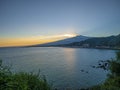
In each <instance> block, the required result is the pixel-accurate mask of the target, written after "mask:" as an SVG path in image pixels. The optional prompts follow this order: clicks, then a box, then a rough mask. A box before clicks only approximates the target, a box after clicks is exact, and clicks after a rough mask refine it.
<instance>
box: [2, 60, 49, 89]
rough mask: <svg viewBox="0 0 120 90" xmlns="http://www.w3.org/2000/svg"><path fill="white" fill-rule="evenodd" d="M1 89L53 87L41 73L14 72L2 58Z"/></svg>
mask: <svg viewBox="0 0 120 90" xmlns="http://www.w3.org/2000/svg"><path fill="white" fill-rule="evenodd" d="M0 90H51V87H50V85H49V84H48V82H47V80H46V79H45V77H42V76H40V74H39V73H38V74H33V73H25V72H20V73H12V72H11V71H10V69H9V67H7V66H4V65H2V60H0Z"/></svg>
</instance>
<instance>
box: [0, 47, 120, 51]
mask: <svg viewBox="0 0 120 90" xmlns="http://www.w3.org/2000/svg"><path fill="white" fill-rule="evenodd" d="M30 47H63V48H86V49H107V50H120V48H99V47H81V46H18V47H0V48H30Z"/></svg>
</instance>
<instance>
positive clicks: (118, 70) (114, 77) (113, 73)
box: [89, 51, 120, 90]
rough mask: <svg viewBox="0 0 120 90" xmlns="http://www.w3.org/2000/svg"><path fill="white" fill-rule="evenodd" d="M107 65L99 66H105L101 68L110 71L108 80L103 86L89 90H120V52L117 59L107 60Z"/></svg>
mask: <svg viewBox="0 0 120 90" xmlns="http://www.w3.org/2000/svg"><path fill="white" fill-rule="evenodd" d="M105 63H106V62H103V64H100V65H99V66H104V67H100V68H103V69H106V70H109V71H110V73H109V74H108V78H107V79H106V81H105V82H104V83H103V84H101V85H97V86H93V87H91V88H90V89H89V90H120V51H119V52H117V53H116V59H114V60H107V64H106V65H105Z"/></svg>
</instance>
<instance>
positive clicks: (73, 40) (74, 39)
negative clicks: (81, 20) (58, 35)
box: [33, 35, 90, 46]
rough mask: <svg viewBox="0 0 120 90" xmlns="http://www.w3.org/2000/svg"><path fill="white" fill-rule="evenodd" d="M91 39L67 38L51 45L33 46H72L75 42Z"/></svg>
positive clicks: (80, 36) (82, 37) (80, 37)
mask: <svg viewBox="0 0 120 90" xmlns="http://www.w3.org/2000/svg"><path fill="white" fill-rule="evenodd" d="M89 38H90V37H86V36H82V35H79V36H76V37H72V38H67V39H63V40H59V41H55V42H50V43H45V44H37V45H33V46H58V45H65V44H70V43H73V42H80V41H84V40H86V39H89Z"/></svg>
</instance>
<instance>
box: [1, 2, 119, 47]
mask: <svg viewBox="0 0 120 90" xmlns="http://www.w3.org/2000/svg"><path fill="white" fill-rule="evenodd" d="M117 34H120V0H0V47H4V46H22V45H31V44H38V43H46V42H52V41H56V40H60V39H64V38H68V37H72V36H75V35H85V36H92V37H102V36H110V35H117Z"/></svg>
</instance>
